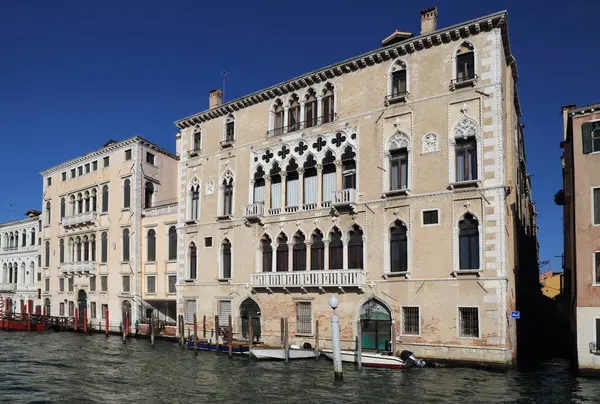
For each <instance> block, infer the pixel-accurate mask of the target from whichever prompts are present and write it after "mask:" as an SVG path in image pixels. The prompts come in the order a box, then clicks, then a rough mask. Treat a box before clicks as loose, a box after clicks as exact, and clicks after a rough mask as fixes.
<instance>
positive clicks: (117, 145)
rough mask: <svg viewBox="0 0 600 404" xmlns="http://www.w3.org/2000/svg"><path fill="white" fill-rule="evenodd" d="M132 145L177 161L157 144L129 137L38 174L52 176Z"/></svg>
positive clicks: (141, 138)
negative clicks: (137, 144) (138, 144)
mask: <svg viewBox="0 0 600 404" xmlns="http://www.w3.org/2000/svg"><path fill="white" fill-rule="evenodd" d="M134 143H142V144H144V145H146V146H149V147H150V148H151V149H152V150H155V151H157V152H159V153H162V154H164V155H166V156H167V157H171V158H172V159H174V160H179V156H177V155H175V154H173V153H171V152H169V151H167V150H165V149H163V148H162V147H160V146H158V145H157V144H155V143H152V142H151V141H149V140H147V139H144V138H143V137H140V136H134V137H131V138H129V139H125V140H122V141H120V142H115V143H110V144H108V145H107V146H104V147H101V148H99V149H96V150H94V151H92V152H90V153H87V154H84V155H82V156H79V157H76V158H74V159H71V160H68V161H65V162H64V163H61V164H59V165H56V166H53V167H50V168H48V169H46V170H44V171H42V172H40V174H41V175H42V176H45V175H48V174H53V173H55V172H56V171H60V170H62V169H65V168H66V167H68V166H70V165H72V164H75V163H78V162H80V161H81V162H82V161H84V160H87V159H88V158H90V157H100V156H102V155H104V154H107V153H111V152H113V151H115V150H117V149H120V148H122V147H124V146H127V145H131V144H134Z"/></svg>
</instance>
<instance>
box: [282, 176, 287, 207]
mask: <svg viewBox="0 0 600 404" xmlns="http://www.w3.org/2000/svg"><path fill="white" fill-rule="evenodd" d="M286 176H287V173H286V172H285V171H282V172H281V211H282V212H285V207H286V206H287V201H286V200H285V199H286V198H285V197H286V190H287V182H286Z"/></svg>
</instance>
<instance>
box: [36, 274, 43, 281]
mask: <svg viewBox="0 0 600 404" xmlns="http://www.w3.org/2000/svg"><path fill="white" fill-rule="evenodd" d="M37 281H38V282H41V281H42V273H41V272H38V273H37Z"/></svg>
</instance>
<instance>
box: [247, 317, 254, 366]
mask: <svg viewBox="0 0 600 404" xmlns="http://www.w3.org/2000/svg"><path fill="white" fill-rule="evenodd" d="M253 342H254V317H250V318H249V319H248V359H252V343H253Z"/></svg>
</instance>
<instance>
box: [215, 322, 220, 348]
mask: <svg viewBox="0 0 600 404" xmlns="http://www.w3.org/2000/svg"><path fill="white" fill-rule="evenodd" d="M220 328H221V327H219V316H215V352H217V353H218V352H219V349H220V348H219V347H220V345H219V335H220V334H221V329H220Z"/></svg>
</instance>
